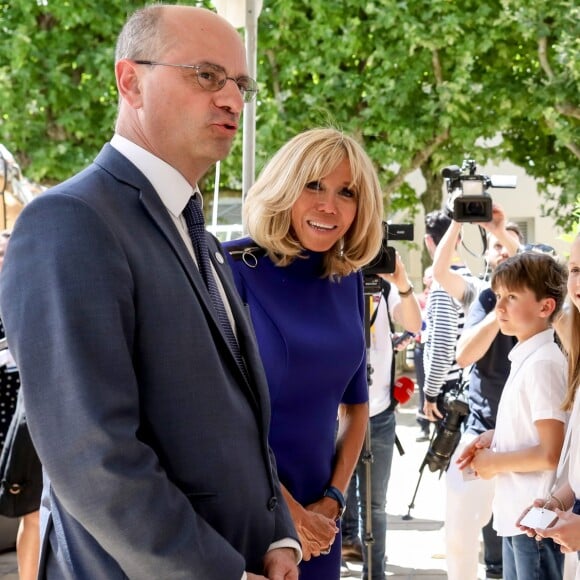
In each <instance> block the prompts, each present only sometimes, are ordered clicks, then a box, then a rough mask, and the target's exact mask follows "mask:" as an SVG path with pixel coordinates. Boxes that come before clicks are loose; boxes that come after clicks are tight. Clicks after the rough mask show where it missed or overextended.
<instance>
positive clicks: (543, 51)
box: [538, 36, 554, 81]
mask: <svg viewBox="0 0 580 580" xmlns="http://www.w3.org/2000/svg"><path fill="white" fill-rule="evenodd" d="M538 59H539V61H540V66H541V67H542V69H543V71H544V72H545V73H546V76H547V77H548V80H550V81H553V80H554V71H553V70H552V67H551V66H550V60H549V58H548V37H547V36H542V38H540V40H538Z"/></svg>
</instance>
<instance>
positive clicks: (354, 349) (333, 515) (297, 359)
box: [226, 129, 382, 580]
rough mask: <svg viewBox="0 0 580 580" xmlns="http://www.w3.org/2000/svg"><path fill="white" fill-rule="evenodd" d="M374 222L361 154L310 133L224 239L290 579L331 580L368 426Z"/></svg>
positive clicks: (377, 223) (261, 182) (265, 180)
mask: <svg viewBox="0 0 580 580" xmlns="http://www.w3.org/2000/svg"><path fill="white" fill-rule="evenodd" d="M381 220H382V196H381V191H380V187H379V182H378V179H377V176H376V172H375V170H374V168H373V165H372V163H371V161H370V159H369V158H368V156H367V155H366V153H365V152H364V150H363V149H362V147H361V146H360V145H359V144H358V143H357V142H356V141H355V140H354V139H353V138H351V137H349V136H347V135H344V134H343V133H341V132H340V131H337V130H335V129H313V130H310V131H306V132H304V133H302V134H299V135H298V136H296V137H294V138H293V139H292V140H291V141H289V142H288V143H287V144H286V145H285V146H283V147H282V149H281V150H280V151H279V152H278V153H277V154H276V155H275V156H274V157H273V159H272V160H271V161H270V163H269V164H268V165H267V166H266V167H265V169H264V170H263V172H262V174H261V175H260V177H259V178H258V180H257V182H256V183H255V185H254V186H253V187H252V188H251V189H250V191H249V192H248V195H247V199H246V201H245V204H244V223H245V226H246V228H247V230H248V232H249V235H250V237H249V238H245V239H242V240H236V241H234V242H230V243H229V244H226V247H227V249H229V250H230V257H231V264H232V267H233V270H234V276H235V279H236V283H237V286H238V290H239V292H240V294H241V296H242V299H243V300H244V302H245V303H246V304H247V305H248V306H249V311H250V314H251V317H252V321H253V323H254V327H255V330H256V335H257V338H258V344H259V347H260V353H261V355H262V360H263V362H264V366H265V368H266V375H267V377H268V384H269V388H270V398H271V405H272V422H271V429H270V445H271V446H272V449H273V451H274V454H275V456H276V461H277V464H278V473H279V476H280V480H281V483H282V485H283V493H284V494H285V497H286V500H287V502H288V504H289V507H290V512H291V514H292V518H293V520H294V524H295V526H296V528H297V531H298V534H299V537H300V540H301V542H302V549H303V557H304V561H303V562H302V564H301V566H300V578H301V580H309V579H312V580H314V579H316V580H320V579H322V578H324V579H325V580H333V579H335V578H339V577H340V555H341V541H340V537H338V535H337V534H338V532H339V528H340V523H339V522H340V516H341V514H342V511H343V508H344V493H345V491H346V489H347V486H348V483H349V481H350V477H351V475H352V472H353V469H354V467H355V465H356V462H357V459H358V456H359V452H360V449H361V446H362V442H363V439H364V433H365V428H366V424H367V420H368V404H367V400H368V388H367V382H366V362H365V337H364V325H363V315H364V294H363V284H362V282H363V279H362V274H361V272H360V268H361V266H363V265H364V264H366V263H368V262H369V261H370V260H372V259H373V258H374V257H375V255H376V254H377V252H378V250H379V248H380V242H381V238H382V225H381ZM337 414H338V417H339V419H338V426H337V421H336V419H337ZM337 428H338V431H337Z"/></svg>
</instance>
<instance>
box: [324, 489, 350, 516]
mask: <svg viewBox="0 0 580 580" xmlns="http://www.w3.org/2000/svg"><path fill="white" fill-rule="evenodd" d="M322 495H323V497H330V498H332V499H333V500H334V501H336V503H337V504H338V516H337V518H336V519H337V520H339V519H340V518H341V517H342V516H343V514H344V511H345V510H346V501H345V499H344V495H342V492H341V491H340V489H338V488H337V487H334V486H333V485H329V486H328V487H327V488H326V489H325V490H324V493H323V494H322Z"/></svg>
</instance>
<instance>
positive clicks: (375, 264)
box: [362, 222, 414, 276]
mask: <svg viewBox="0 0 580 580" xmlns="http://www.w3.org/2000/svg"><path fill="white" fill-rule="evenodd" d="M413 238H414V226H413V224H389V223H387V222H383V240H382V242H381V249H380V250H379V253H378V254H377V255H376V256H375V257H374V258H373V260H372V261H371V262H369V263H368V264H367V265H366V266H364V267H363V269H362V272H363V274H364V275H365V276H375V275H377V274H392V273H393V272H394V271H395V267H396V265H397V256H396V254H395V248H392V247H391V246H389V240H400V241H402V240H405V241H412V240H413Z"/></svg>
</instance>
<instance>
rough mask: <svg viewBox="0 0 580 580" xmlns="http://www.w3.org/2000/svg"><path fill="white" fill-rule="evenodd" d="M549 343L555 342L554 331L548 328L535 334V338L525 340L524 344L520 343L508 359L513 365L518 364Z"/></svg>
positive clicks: (512, 350)
mask: <svg viewBox="0 0 580 580" xmlns="http://www.w3.org/2000/svg"><path fill="white" fill-rule="evenodd" d="M549 342H554V329H553V328H548V329H546V330H542V332H538V334H534V336H532V337H530V338H528V339H527V340H524V342H518V343H517V344H516V345H515V346H514V347H513V348H512V349H511V351H510V353H509V354H508V358H509V360H510V361H511V362H512V363H517V362H520V361H522V360H524V359H525V358H526V357H528V356H529V355H530V354H531V353H532V352H534V351H536V350H538V349H539V348H540V347H542V346H544V344H547V343H549Z"/></svg>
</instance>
